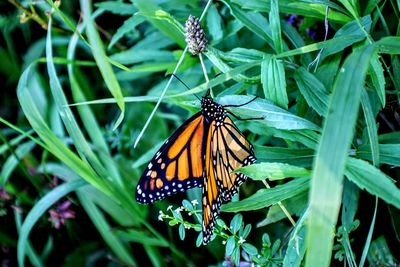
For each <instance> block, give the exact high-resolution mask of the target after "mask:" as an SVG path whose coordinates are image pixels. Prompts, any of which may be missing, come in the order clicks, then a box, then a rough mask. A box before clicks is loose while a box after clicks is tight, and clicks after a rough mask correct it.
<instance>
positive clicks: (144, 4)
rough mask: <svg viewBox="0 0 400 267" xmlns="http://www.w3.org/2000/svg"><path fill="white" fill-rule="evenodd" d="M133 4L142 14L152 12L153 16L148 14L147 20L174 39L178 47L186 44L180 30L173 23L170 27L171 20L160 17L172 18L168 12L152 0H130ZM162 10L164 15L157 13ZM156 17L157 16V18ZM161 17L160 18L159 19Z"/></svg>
mask: <svg viewBox="0 0 400 267" xmlns="http://www.w3.org/2000/svg"><path fill="white" fill-rule="evenodd" d="M132 2H133V4H134V5H135V6H136V7H137V8H138V9H139V11H140V12H141V13H143V14H147V15H150V14H154V15H155V17H152V16H148V20H149V21H150V22H151V23H152V24H153V25H154V27H156V28H157V29H159V30H160V31H161V32H162V33H164V34H165V35H166V36H168V37H169V38H171V39H172V40H174V41H175V42H176V43H177V44H178V45H179V46H180V47H182V48H184V47H185V46H186V43H185V39H184V36H183V34H182V32H181V31H180V30H178V28H177V27H176V25H174V27H171V20H164V19H162V18H167V17H168V18H173V17H172V16H171V15H170V14H167V15H165V14H166V12H165V11H163V10H162V9H161V8H160V7H159V6H158V5H156V4H154V2H153V1H148V0H135V1H132ZM160 11H161V12H163V13H164V15H162V14H160V13H157V12H160ZM157 17H158V18H157ZM159 18H161V19H159ZM173 24H175V22H173Z"/></svg>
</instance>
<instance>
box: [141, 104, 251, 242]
mask: <svg viewBox="0 0 400 267" xmlns="http://www.w3.org/2000/svg"><path fill="white" fill-rule="evenodd" d="M201 107H202V109H201V111H200V112H198V113H196V114H195V115H193V116H192V117H191V118H189V119H188V120H187V121H186V122H185V123H184V124H183V125H182V126H180V127H179V128H178V129H177V130H176V131H175V133H173V134H172V136H171V137H170V138H169V139H168V140H167V141H165V143H164V144H163V145H162V146H161V148H160V150H159V151H158V152H157V153H156V154H155V155H154V157H153V159H152V160H151V161H150V163H149V164H148V166H147V168H146V169H145V171H144V173H143V175H142V177H141V178H140V180H139V183H138V186H137V188H136V200H137V202H139V203H143V204H149V203H153V202H154V201H157V200H160V199H163V198H165V197H167V196H170V195H173V194H175V193H177V192H182V191H185V190H187V189H189V188H193V187H202V205H203V242H204V243H207V242H208V241H209V240H210V238H211V236H212V231H213V229H214V226H215V222H216V219H217V217H218V216H219V209H220V206H221V204H222V203H225V202H228V201H230V200H231V199H232V197H233V195H234V194H236V193H237V190H238V188H239V186H240V185H241V184H242V183H243V182H244V181H245V180H246V178H247V177H246V176H244V175H243V174H236V173H231V172H232V171H233V170H235V169H237V168H239V167H242V166H246V165H249V164H251V163H253V162H255V160H256V158H255V156H254V151H253V147H252V145H251V144H250V143H249V142H248V141H247V139H246V138H245V137H244V135H243V134H242V133H241V132H240V130H239V129H238V128H237V127H236V125H235V124H234V123H233V121H232V120H231V119H230V118H229V116H228V115H227V112H226V110H225V108H224V106H222V105H220V104H218V103H216V102H214V101H213V100H212V99H211V98H209V97H203V98H202V100H201Z"/></svg>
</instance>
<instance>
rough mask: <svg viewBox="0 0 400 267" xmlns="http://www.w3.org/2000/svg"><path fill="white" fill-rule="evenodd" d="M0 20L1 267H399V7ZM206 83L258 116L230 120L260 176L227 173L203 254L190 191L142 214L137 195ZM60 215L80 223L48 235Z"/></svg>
mask: <svg viewBox="0 0 400 267" xmlns="http://www.w3.org/2000/svg"><path fill="white" fill-rule="evenodd" d="M0 7H1V10H2V11H1V13H0V29H1V42H0V58H1V59H2V60H1V62H0V75H1V77H2V81H3V87H2V97H1V100H0V101H1V107H0V116H1V117H0V122H1V131H0V137H1V141H2V143H1V144H0V154H1V163H2V164H1V170H0V171H1V172H0V183H1V184H0V186H1V188H0V189H1V192H2V194H1V200H0V204H1V205H0V209H1V214H0V215H1V216H0V222H1V228H0V244H1V245H2V247H3V249H2V251H1V252H0V253H1V259H2V261H3V263H4V264H9V265H11V266H14V265H15V266H16V265H19V266H31V265H33V266H83V265H85V266H99V265H107V266H108V265H111V266H143V265H154V266H167V265H174V266H198V265H199V266H203V265H214V266H215V265H224V266H233V265H239V264H240V265H241V266H245V264H249V265H250V264H252V263H253V264H256V265H261V266H281V265H283V266H332V265H333V266H341V265H343V264H345V263H346V264H348V265H349V266H364V265H371V266H396V264H398V261H397V260H398V259H399V254H398V249H397V248H398V247H399V242H400V237H399V231H400V212H399V208H400V190H399V189H398V186H397V184H396V183H397V182H398V180H399V169H398V166H399V165H400V135H399V130H400V127H399V124H400V115H399V113H398V112H399V92H400V91H399V90H400V62H399V57H398V55H399V54H400V23H399V21H400V20H399V12H400V2H399V1H395V0H391V1H372V0H371V1H356V0H353V1H350V0H346V1H344V0H343V1H317V0H315V1H313V0H310V1H288V0H280V1H278V0H271V1H269V0H246V1H245V0H221V1H197V0H196V1H186V0H171V1H155V0H151V1H149V0H135V1H133V0H132V1H103V2H94V3H92V2H90V1H85V0H82V1H61V2H59V1H56V2H53V1H51V0H47V1H35V2H32V1H21V2H18V1H13V0H9V1H8V2H2V3H0ZM190 14H192V15H196V16H197V17H201V19H202V25H203V27H204V29H205V31H206V33H207V36H208V38H209V46H208V50H207V51H206V52H205V53H204V54H203V55H202V58H203V59H204V68H205V70H206V72H207V74H208V77H207V78H209V82H206V77H205V76H204V73H203V68H202V64H201V61H200V58H199V57H195V56H191V55H189V54H188V53H186V51H187V49H185V46H186V44H185V40H184V31H183V25H184V22H185V20H186V19H187V17H188V16H189V15H190ZM293 19H294V21H293ZM174 72H175V73H176V75H177V76H178V77H179V78H180V79H181V80H182V81H184V82H185V83H186V84H187V86H188V87H189V88H190V89H189V90H187V89H186V88H185V86H184V85H183V84H182V83H181V82H179V81H178V80H177V79H174V78H172V77H173V76H171V74H172V73H174ZM209 87H212V88H213V94H214V96H215V100H216V101H217V102H218V103H221V104H240V103H244V102H246V101H248V100H249V99H251V98H252V97H253V96H258V98H257V99H256V100H255V101H253V102H251V103H250V104H248V105H245V106H242V107H239V108H232V109H230V111H231V112H233V113H234V114H235V115H237V116H239V117H242V118H249V117H254V115H255V114H256V116H257V117H262V118H263V119H260V120H252V121H246V122H244V121H237V124H238V126H239V128H240V129H241V130H242V131H243V132H244V133H245V134H246V136H248V138H249V140H250V141H251V142H252V143H253V145H254V146H255V151H256V156H257V158H258V162H257V163H256V164H254V165H251V166H248V167H245V168H242V169H240V170H238V171H240V172H243V173H245V174H247V175H248V176H249V177H251V178H252V179H250V180H249V181H248V182H246V183H245V184H244V185H243V186H242V187H241V193H240V194H239V196H238V197H236V199H235V200H234V201H232V202H230V203H228V204H226V205H223V206H222V209H221V211H222V214H221V220H219V221H218V225H217V227H216V230H215V234H216V235H215V239H214V240H213V241H212V242H210V244H209V245H207V246H203V245H202V244H201V233H200V232H201V227H200V226H201V216H200V215H201V207H200V206H199V205H198V203H201V196H200V195H201V190H199V189H193V190H190V191H188V192H187V193H186V195H185V194H180V195H177V196H176V197H175V196H174V197H172V198H169V199H166V200H163V201H160V202H157V203H156V204H154V205H151V206H141V205H138V204H137V203H136V202H135V199H134V192H135V187H136V184H137V181H138V179H139V177H140V175H141V173H142V171H143V169H144V167H145V164H147V162H148V161H149V160H150V159H151V157H152V156H153V155H154V153H155V152H156V151H157V148H159V147H160V146H161V144H162V142H163V141H164V140H165V139H166V138H168V136H169V135H170V134H171V133H172V132H173V131H174V129H176V128H177V127H178V126H179V125H181V124H182V123H183V122H184V120H185V119H187V118H188V117H189V116H190V115H191V114H193V113H194V112H197V111H198V110H199V107H200V105H199V104H200V103H199V101H198V99H197V98H196V97H195V94H197V95H198V96H202V95H204V94H205V92H206V90H207V89H208V88H209ZM156 108H157V109H156ZM153 112H154V113H153ZM153 115H154V116H153ZM54 180H56V181H57V184H56V186H50V185H51V182H52V181H54ZM186 199H187V200H186ZM182 200H183V201H182ZM62 201H69V202H71V203H72V205H71V209H73V210H74V212H75V218H74V219H67V221H66V223H65V225H62V226H61V228H59V229H56V228H54V227H52V224H51V222H49V209H54V208H55V207H57V205H59V203H60V202H62ZM196 201H197V202H198V203H196ZM58 207H59V206H58ZM282 208H283V209H284V210H285V211H286V214H285V213H284V212H283V210H282ZM287 214H290V219H291V218H292V217H293V219H294V223H295V224H294V225H292V224H291V223H290V221H289V220H288V218H287ZM396 258H397V259H396Z"/></svg>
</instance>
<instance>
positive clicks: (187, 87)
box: [172, 73, 201, 101]
mask: <svg viewBox="0 0 400 267" xmlns="http://www.w3.org/2000/svg"><path fill="white" fill-rule="evenodd" d="M172 76H174V77H175V78H176V79H177V80H178V81H180V82H181V83H182V84H183V85H184V86H185V87H186V89H188V90H189V91H190V87H189V86H187V84H186V83H184V82H183V81H182V80H181V79H180V78H179V77H178V76H176V75H175V74H174V73H172ZM194 96H195V97H197V99H198V100H200V101H201V99H200V97H198V96H197V95H196V94H194Z"/></svg>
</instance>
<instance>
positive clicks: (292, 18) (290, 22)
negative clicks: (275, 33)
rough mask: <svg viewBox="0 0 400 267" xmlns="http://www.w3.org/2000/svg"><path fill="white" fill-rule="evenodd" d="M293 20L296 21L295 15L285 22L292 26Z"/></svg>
mask: <svg viewBox="0 0 400 267" xmlns="http://www.w3.org/2000/svg"><path fill="white" fill-rule="evenodd" d="M295 20H296V15H290V16H289V18H288V19H287V22H288V23H289V24H290V25H293V24H294V22H295Z"/></svg>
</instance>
